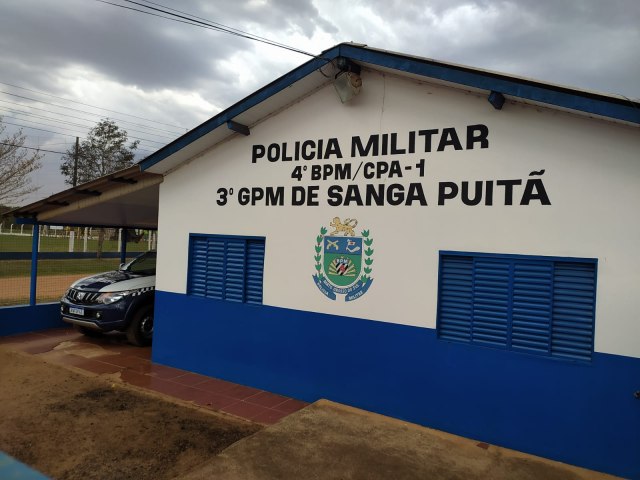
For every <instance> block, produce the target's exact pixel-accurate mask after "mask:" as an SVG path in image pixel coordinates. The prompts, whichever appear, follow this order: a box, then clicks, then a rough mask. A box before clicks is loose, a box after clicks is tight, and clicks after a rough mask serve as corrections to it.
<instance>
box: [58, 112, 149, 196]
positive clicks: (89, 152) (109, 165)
mask: <svg viewBox="0 0 640 480" xmlns="http://www.w3.org/2000/svg"><path fill="white" fill-rule="evenodd" d="M128 140H129V136H128V134H127V132H126V131H125V130H122V129H120V127H118V125H116V123H115V122H114V121H113V120H109V119H108V118H105V119H103V120H100V121H99V122H98V124H97V125H96V126H95V127H93V128H92V129H91V130H90V131H89V134H88V135H87V138H86V139H84V140H82V142H80V148H79V149H78V165H77V183H76V184H77V185H79V184H81V183H85V182H90V181H91V180H95V179H96V178H100V177H102V176H104V175H108V174H109V173H113V172H117V171H118V170H122V169H123V168H126V167H129V166H131V165H133V163H134V159H135V150H136V148H138V143H139V141H138V140H136V141H134V142H131V143H130V144H129V145H128V146H127V141H128ZM75 150H76V149H75V146H74V147H72V148H70V149H68V150H67V152H66V153H65V155H64V156H63V157H62V165H61V166H60V171H61V172H62V175H64V176H65V183H67V184H69V185H73V181H74V170H75V166H74V165H75V153H76V152H75Z"/></svg>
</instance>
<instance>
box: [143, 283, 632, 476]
mask: <svg viewBox="0 0 640 480" xmlns="http://www.w3.org/2000/svg"><path fill="white" fill-rule="evenodd" d="M153 361H155V362H158V363H162V364H165V365H171V366H174V367H178V368H182V369H186V370H191V371H195V372H200V373H203V374H207V375H211V376H215V377H218V378H223V379H227V380H231V381H234V382H237V383H241V384H245V385H251V386H254V387H258V388H262V389H265V390H269V391H272V392H277V393H281V394H283V395H288V396H293V397H296V398H300V399H303V400H307V401H314V400H316V399H318V398H328V399H331V400H334V401H337V402H341V403H346V404H349V405H353V406H356V407H360V408H364V409H367V410H371V411H375V412H379V413H382V414H386V415H390V416H393V417H397V418H401V419H404V420H408V421H411V422H415V423H419V424H422V425H426V426H429V427H432V428H436V429H440V430H444V431H447V432H451V433H455V434H458V435H463V436H466V437H470V438H473V439H477V440H481V441H484V442H489V443H492V444H496V445H501V446H505V447H509V448H513V449H516V450H520V451H524V452H528V453H533V454H536V455H540V456H543V457H547V458H551V459H555V460H559V461H562V462H566V463H570V464H574V465H580V466H584V467H587V468H591V469H594V470H599V471H604V472H609V473H613V474H617V475H622V476H626V477H632V478H640V400H637V399H635V398H634V395H633V394H634V391H636V390H639V389H640V359H634V358H629V357H622V356H616V355H608V354H599V353H595V354H594V356H593V361H592V362H591V363H590V364H584V363H572V362H565V361H560V360H555V359H550V358H540V357H537V356H532V355H526V354H521V353H515V352H509V351H502V350H494V349H489V348H482V347H477V346H471V345H464V344H456V343H449V342H445V341H442V340H439V339H438V338H437V336H436V332H435V330H432V329H425V328H416V327H408V326H402V325H395V324H390V323H383V322H373V321H369V320H362V319H355V318H349V317H339V316H333V315H325V314H319V313H310V312H301V311H297V310H288V309H283V308H276V307H269V306H248V305H242V304H235V303H230V302H223V301H217V300H211V299H204V298H197V297H189V296H186V295H180V294H174V293H167V292H161V291H157V292H156V307H155V333H154V346H153Z"/></svg>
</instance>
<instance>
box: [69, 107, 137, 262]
mask: <svg viewBox="0 0 640 480" xmlns="http://www.w3.org/2000/svg"><path fill="white" fill-rule="evenodd" d="M128 140H129V136H128V134H127V132H126V131H125V130H121V129H120V127H118V125H116V123H115V122H114V121H113V120H109V119H108V118H105V119H102V120H100V121H99V122H98V124H97V125H96V126H95V127H93V128H92V129H91V130H90V131H89V134H88V135H87V138H86V139H84V140H82V142H80V145H79V148H78V152H77V157H78V162H77V166H76V165H75V155H76V148H75V146H74V147H72V148H70V149H68V150H67V152H66V153H65V155H64V156H63V157H62V165H60V171H61V172H62V175H64V176H65V177H66V178H65V183H67V184H69V185H74V186H75V185H80V184H82V183H86V182H90V181H91V180H95V179H96V178H100V177H102V176H104V175H108V174H109V173H113V172H117V171H118V170H122V169H123V168H126V167H129V166H131V165H133V163H134V159H135V150H136V148H138V143H139V141H138V140H136V141H134V142H131V143H130V144H129V145H128V146H127V141H128ZM74 182H75V183H74ZM99 221H100V220H99V219H96V222H98V223H99ZM105 233H106V232H105V229H104V228H99V229H98V251H97V257H98V258H101V257H102V245H103V243H104V237H105Z"/></svg>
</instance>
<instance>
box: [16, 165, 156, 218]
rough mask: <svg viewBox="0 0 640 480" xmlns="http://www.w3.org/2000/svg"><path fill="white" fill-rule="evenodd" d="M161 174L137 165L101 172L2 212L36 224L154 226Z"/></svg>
mask: <svg viewBox="0 0 640 480" xmlns="http://www.w3.org/2000/svg"><path fill="white" fill-rule="evenodd" d="M162 179H163V177H162V175H157V174H155V173H150V172H143V171H141V170H140V167H139V166H138V165H134V166H132V167H129V168H125V169H123V170H119V171H117V172H114V173H111V174H109V175H105V176H104V177H100V178H98V179H96V180H92V181H90V182H87V183H83V184H82V185H78V186H76V187H72V188H69V189H67V190H64V191H62V192H59V193H56V194H54V195H51V196H50V197H47V198H45V199H43V200H39V201H37V202H33V203H31V204H29V205H26V206H24V207H20V208H16V209H14V210H11V211H10V212H7V213H5V214H4V216H14V217H16V218H19V219H22V220H23V221H24V220H28V221H32V222H38V223H40V224H49V225H80V226H96V227H128V228H144V229H157V228H158V199H159V186H160V183H161V182H162Z"/></svg>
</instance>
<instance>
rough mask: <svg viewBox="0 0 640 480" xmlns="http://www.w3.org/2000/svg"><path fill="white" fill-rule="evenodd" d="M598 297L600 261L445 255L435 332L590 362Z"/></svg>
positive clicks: (450, 338) (442, 262)
mask: <svg viewBox="0 0 640 480" xmlns="http://www.w3.org/2000/svg"><path fill="white" fill-rule="evenodd" d="M595 298H596V263H595V262H589V261H586V262H585V261H565V260H564V259H562V260H554V259H553V258H550V257H528V258H522V256H515V255H513V256H510V255H494V254H473V255H465V254H462V255H451V254H448V255H447V254H444V255H441V257H440V288H439V292H438V336H439V337H440V338H443V339H446V340H454V341H461V342H467V343H473V344H478V345H486V346H493V347H499V348H507V349H512V350H517V351H522V352H527V353H535V354H539V355H551V356H554V357H563V358H568V359H577V360H586V361H588V360H590V359H591V352H592V351H593V332H594V321H595Z"/></svg>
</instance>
